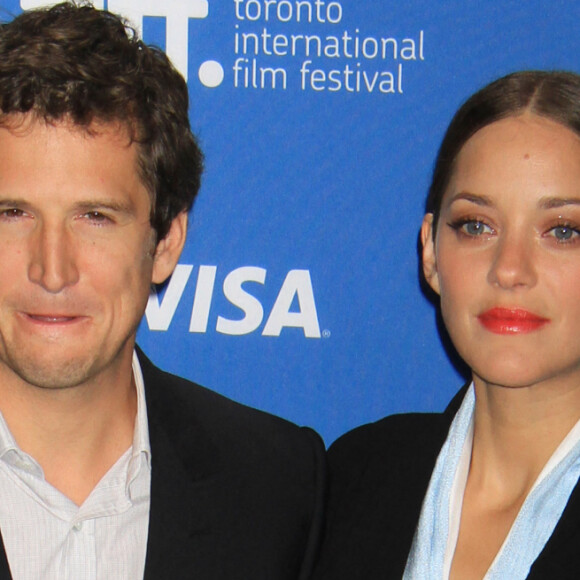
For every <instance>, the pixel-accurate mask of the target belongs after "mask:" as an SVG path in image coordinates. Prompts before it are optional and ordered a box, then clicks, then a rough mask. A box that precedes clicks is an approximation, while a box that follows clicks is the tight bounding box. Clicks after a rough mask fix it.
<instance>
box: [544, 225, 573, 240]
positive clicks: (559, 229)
mask: <svg viewBox="0 0 580 580" xmlns="http://www.w3.org/2000/svg"><path fill="white" fill-rule="evenodd" d="M548 234H549V235H550V236H553V237H554V238H556V240H557V241H558V242H569V241H572V240H573V239H575V238H577V237H578V236H579V235H580V232H578V230H577V229H575V228H573V227H571V226H556V227H555V228H552V229H551V230H550V231H549V232H548Z"/></svg>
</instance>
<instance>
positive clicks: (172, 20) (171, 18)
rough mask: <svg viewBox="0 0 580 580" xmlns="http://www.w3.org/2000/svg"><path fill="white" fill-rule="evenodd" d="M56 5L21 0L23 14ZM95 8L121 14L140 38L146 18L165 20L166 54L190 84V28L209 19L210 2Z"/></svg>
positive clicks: (137, 0)
mask: <svg viewBox="0 0 580 580" xmlns="http://www.w3.org/2000/svg"><path fill="white" fill-rule="evenodd" d="M59 1H60V0H57V1H52V2H51V1H48V2H47V0H20V7H21V8H22V10H30V9H31V8H40V7H43V6H50V5H53V4H57V3H58V2H59ZM93 6H94V7H95V8H98V9H99V10H103V9H105V8H106V9H107V10H109V11H110V12H113V13H115V14H121V15H122V16H124V17H125V18H127V19H128V20H129V22H130V23H131V24H132V25H133V26H134V27H135V28H136V29H137V30H138V31H139V34H141V31H142V28H143V17H145V16H157V17H164V18H165V22H166V24H165V37H166V40H165V42H166V44H165V50H166V52H167V56H168V57H169V58H170V59H171V62H173V64H174V65H175V68H177V70H178V71H179V72H180V73H181V74H182V75H183V77H184V78H185V80H187V65H188V63H187V53H188V27H189V19H190V18H207V15H208V12H209V5H208V1H207V0H108V2H107V6H106V7H105V0H94V1H93Z"/></svg>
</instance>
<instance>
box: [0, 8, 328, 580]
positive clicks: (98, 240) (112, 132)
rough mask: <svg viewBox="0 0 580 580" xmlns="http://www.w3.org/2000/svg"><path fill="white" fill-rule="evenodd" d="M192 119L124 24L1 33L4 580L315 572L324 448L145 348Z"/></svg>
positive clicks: (96, 18) (175, 245)
mask: <svg viewBox="0 0 580 580" xmlns="http://www.w3.org/2000/svg"><path fill="white" fill-rule="evenodd" d="M187 109H188V95H187V88H186V85H185V82H184V81H183V79H182V78H181V77H180V76H179V74H178V73H177V72H176V71H175V70H174V69H173V68H172V66H171V65H170V63H169V61H168V60H167V58H166V57H165V55H164V54H163V53H162V52H161V51H159V50H156V49H153V48H150V47H147V46H146V45H144V44H143V43H142V42H141V41H140V40H138V39H137V38H136V36H135V34H134V33H133V32H132V31H131V29H129V28H127V27H126V26H125V25H124V23H123V22H122V21H121V20H120V19H119V18H117V17H115V16H113V15H111V14H109V13H107V12H101V11H97V10H95V9H93V8H92V7H90V6H77V5H74V4H70V3H65V4H60V5H58V6H56V7H54V8H51V9H45V10H36V11H30V12H25V13H23V14H22V15H21V16H19V17H17V18H16V19H15V20H13V21H12V22H11V23H9V24H5V25H2V26H1V27H0V264H1V268H2V274H1V276H0V410H1V417H0V497H1V498H2V501H0V529H1V532H2V536H1V539H2V541H3V545H0V578H10V577H12V578H14V579H15V580H21V579H26V580H28V579H35V580H38V579H43V580H46V579H51V578H55V579H59V580H62V579H74V580H79V579H85V578H87V579H88V578H99V579H107V580H111V579H114V580H117V579H125V578H128V579H137V578H142V577H145V578H146V579H150V580H151V579H170V580H176V579H182V578H183V579H185V578H187V579H199V580H203V579H211V580H220V579H224V580H225V579H228V580H232V579H240V580H260V579H263V580H284V579H295V578H301V579H305V578H307V577H308V576H309V571H310V567H311V564H312V560H313V558H314V554H315V550H316V544H317V538H318V530H319V526H320V519H321V513H320V511H321V507H320V506H321V496H322V486H323V477H322V472H323V469H322V465H323V463H322V459H321V457H322V448H321V443H320V440H319V438H318V437H317V436H316V435H315V434H314V433H313V432H312V431H309V430H303V429H299V428H298V427H296V426H294V425H291V424H289V423H287V422H285V421H283V420H281V419H277V418H274V417H272V416H269V415H266V414H264V413H260V412H258V411H255V410H252V409H249V408H246V407H243V406H241V405H238V404H236V403H233V402H232V401H229V400H227V399H224V398H223V397H221V396H219V395H217V394H215V393H212V392H211V391H207V390H205V389H203V388H202V387H199V386H197V385H194V384H192V383H189V382H187V381H185V380H182V379H179V378H177V377H174V376H171V375H168V374H166V373H163V372H162V371H160V370H159V369H157V368H155V367H154V366H153V365H152V364H151V363H150V362H149V361H148V360H147V358H146V357H145V356H144V355H143V353H141V352H140V351H139V350H137V351H136V352H135V333H136V329H137V325H138V324H139V321H140V319H141V316H142V314H143V312H144V309H145V305H146V302H147V297H148V294H149V288H150V285H151V283H162V282H163V281H164V280H166V279H167V277H168V276H169V275H170V274H171V272H172V271H173V269H174V267H175V265H176V263H177V260H178V258H179V255H180V252H181V249H182V247H183V244H184V241H185V236H186V226H187V212H188V210H189V209H190V208H191V205H192V203H193V198H194V197H195V194H196V192H197V189H198V187H199V181H200V173H201V167H202V158H201V153H200V151H199V149H198V147H197V144H196V141H195V139H194V137H193V136H192V134H191V131H190V128H189V122H188V117H187Z"/></svg>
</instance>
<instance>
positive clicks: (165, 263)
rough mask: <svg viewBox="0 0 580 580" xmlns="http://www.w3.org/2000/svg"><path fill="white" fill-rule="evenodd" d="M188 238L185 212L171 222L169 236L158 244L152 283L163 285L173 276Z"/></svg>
mask: <svg viewBox="0 0 580 580" xmlns="http://www.w3.org/2000/svg"><path fill="white" fill-rule="evenodd" d="M186 236H187V212H185V211H183V212H181V213H180V214H179V215H177V217H175V218H174V220H173V221H172V222H171V226H170V227H169V231H168V232H167V235H166V236H165V237H164V238H163V239H162V240H161V241H160V242H159V243H158V244H157V247H156V248H155V254H154V256H153V275H152V277H151V281H152V282H153V283H154V284H161V283H163V282H165V280H167V278H169V276H171V274H172V273H173V270H174V269H175V266H176V265H177V261H178V260H179V256H180V255H181V250H183V246H184V244H185V238H186Z"/></svg>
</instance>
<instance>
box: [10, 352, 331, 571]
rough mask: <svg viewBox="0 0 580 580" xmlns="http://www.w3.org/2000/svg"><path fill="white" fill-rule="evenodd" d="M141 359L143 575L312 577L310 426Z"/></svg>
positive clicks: (318, 454)
mask: <svg viewBox="0 0 580 580" xmlns="http://www.w3.org/2000/svg"><path fill="white" fill-rule="evenodd" d="M139 359H140V362H141V368H142V371H143V377H144V380H145V397H146V401H147V416H148V420H149V438H150V443H151V459H152V471H151V510H150V515H149V535H148V541H147V556H146V561H145V576H144V577H145V580H193V579H195V580H286V579H288V580H296V579H300V580H306V579H307V578H310V572H311V570H312V566H313V564H314V560H315V556H316V553H317V548H318V541H319V536H320V531H321V525H322V504H323V495H324V447H323V445H322V441H321V440H320V438H319V437H318V435H316V433H314V431H312V430H310V429H301V428H299V427H297V426H295V425H293V424H291V423H288V422H287V421H284V420H282V419H279V418H277V417H274V416H271V415H268V414H266V413H262V412H260V411H256V410H255V409H250V408H248V407H245V406H243V405H240V404H238V403H234V402H233V401H231V400H229V399H226V398H225V397H222V396H220V395H218V394H217V393H214V392H212V391H209V390H207V389H204V388H203V387H200V386H199V385H195V384H193V383H190V382H188V381H186V380H184V379H180V378H178V377H175V376H173V375H170V374H167V373H164V372H162V371H161V370H159V369H158V368H156V367H155V366H153V365H152V364H151V362H150V361H149V360H148V359H147V358H146V357H144V356H143V353H141V352H140V351H139ZM7 578H10V573H9V569H8V563H7V559H6V554H5V551H4V548H3V546H1V545H0V579H2V580H3V579H7ZM39 580H40V579H39ZM42 580H44V579H42ZM47 580H49V579H47ZM114 580H125V579H114ZM127 580H134V579H127Z"/></svg>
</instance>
